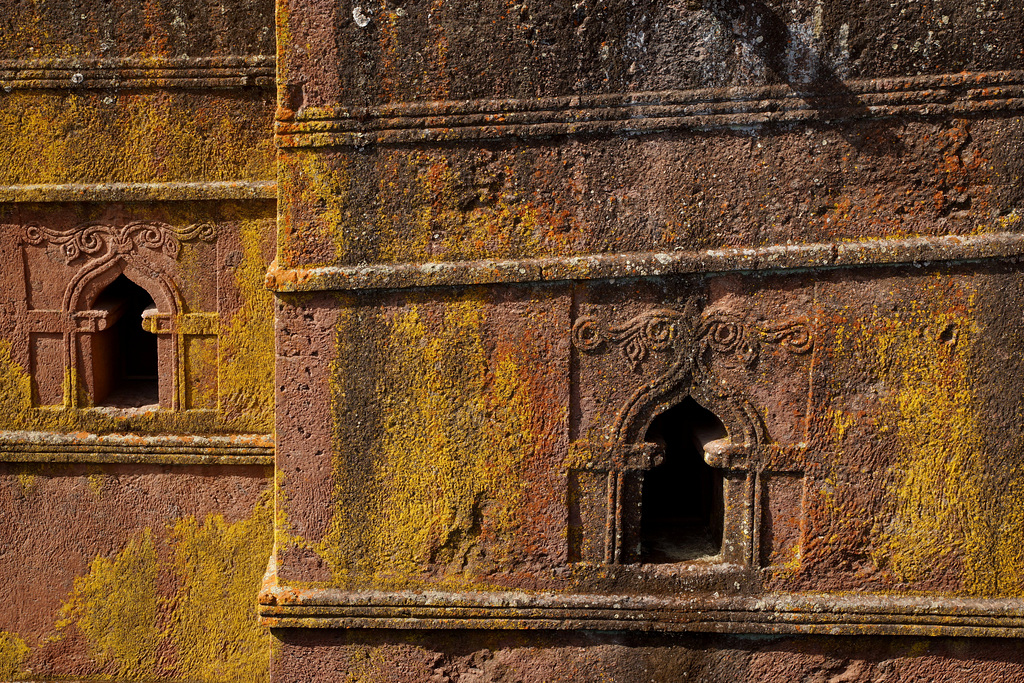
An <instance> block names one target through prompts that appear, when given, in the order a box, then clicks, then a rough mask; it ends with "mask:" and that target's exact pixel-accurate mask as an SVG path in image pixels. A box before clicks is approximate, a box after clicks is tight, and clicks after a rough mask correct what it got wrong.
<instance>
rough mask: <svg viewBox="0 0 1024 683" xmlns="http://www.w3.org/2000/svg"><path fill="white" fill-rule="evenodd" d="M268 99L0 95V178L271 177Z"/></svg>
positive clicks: (83, 180) (4, 182)
mask: <svg viewBox="0 0 1024 683" xmlns="http://www.w3.org/2000/svg"><path fill="white" fill-rule="evenodd" d="M272 116H273V107H271V106H269V102H267V101H263V100H261V99H250V98H237V97H234V98H232V97H211V98H206V99H205V101H204V105H203V106H202V107H196V106H194V100H193V99H192V98H191V96H190V95H188V94H184V93H164V94H161V95H150V94H145V93H121V94H119V95H118V96H117V100H116V101H115V102H113V103H110V104H107V103H104V102H103V96H102V95H98V94H90V93H87V94H82V93H69V94H66V95H64V96H61V97H53V96H50V95H47V96H45V97H40V96H39V95H37V94H34V93H18V92H15V93H10V94H8V95H5V96H4V97H3V98H2V99H0V135H2V136H3V139H4V155H3V158H2V160H0V185H16V184H38V183H87V182H108V183H109V182H153V181H196V180H238V179H268V180H269V179H272V178H273V177H274V153H273V141H272V137H271V136H270V135H268V134H267V131H268V130H270V127H271V120H272Z"/></svg>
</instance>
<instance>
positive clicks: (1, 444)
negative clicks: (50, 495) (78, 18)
mask: <svg viewBox="0 0 1024 683" xmlns="http://www.w3.org/2000/svg"><path fill="white" fill-rule="evenodd" d="M0 462H48V463H137V464H157V465H273V464H274V439H273V437H272V436H271V435H268V434H236V435H230V436H207V435H202V436H198V435H197V436H169V435H160V436H142V435H139V434H88V433H83V432H74V433H70V434H60V433H53V432H34V431H3V432H0Z"/></svg>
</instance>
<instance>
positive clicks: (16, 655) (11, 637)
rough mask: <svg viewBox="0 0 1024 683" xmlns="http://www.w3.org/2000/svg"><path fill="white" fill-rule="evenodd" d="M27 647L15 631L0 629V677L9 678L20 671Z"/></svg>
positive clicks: (26, 653)
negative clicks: (9, 631)
mask: <svg viewBox="0 0 1024 683" xmlns="http://www.w3.org/2000/svg"><path fill="white" fill-rule="evenodd" d="M28 653H29V647H28V645H26V644H25V641H24V640H22V639H21V638H20V637H19V636H18V634H17V633H8V632H7V631H0V679H2V680H5V681H6V680H11V679H13V678H14V677H15V676H17V675H18V674H19V673H21V672H22V668H21V667H22V664H23V663H24V661H25V658H26V657H28Z"/></svg>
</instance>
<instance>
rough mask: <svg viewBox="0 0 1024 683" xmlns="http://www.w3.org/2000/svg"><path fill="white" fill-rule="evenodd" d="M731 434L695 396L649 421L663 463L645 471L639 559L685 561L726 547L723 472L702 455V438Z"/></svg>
mask: <svg viewBox="0 0 1024 683" xmlns="http://www.w3.org/2000/svg"><path fill="white" fill-rule="evenodd" d="M726 436H727V432H726V430H725V426H724V425H723V424H722V422H721V421H720V420H719V419H718V418H717V417H715V414H714V413H712V412H711V411H710V410H707V409H706V408H704V407H703V406H701V405H700V404H699V403H697V402H696V401H695V400H693V398H691V397H687V398H686V399H685V400H684V401H682V402H681V403H680V404H678V405H676V406H674V407H672V408H670V409H669V410H667V411H665V412H664V413H662V414H661V415H659V416H658V417H657V418H655V419H654V421H653V422H652V423H651V426H650V428H649V429H648V430H647V436H646V440H647V441H650V442H654V443H658V444H660V445H662V446H663V447H664V449H665V459H664V461H663V462H662V464H660V465H658V466H657V467H654V468H653V469H650V470H648V471H647V472H646V473H645V475H644V484H643V493H642V503H641V508H640V510H641V524H640V536H641V538H640V546H641V561H643V562H648V563H666V562H684V561H688V560H697V559H701V558H708V557H713V556H715V555H718V554H719V553H720V552H721V550H722V518H723V504H722V474H721V471H720V470H716V469H715V468H713V467H711V466H710V465H708V464H707V463H706V462H705V461H704V444H706V443H708V442H709V441H714V440H716V439H721V438H724V437H726Z"/></svg>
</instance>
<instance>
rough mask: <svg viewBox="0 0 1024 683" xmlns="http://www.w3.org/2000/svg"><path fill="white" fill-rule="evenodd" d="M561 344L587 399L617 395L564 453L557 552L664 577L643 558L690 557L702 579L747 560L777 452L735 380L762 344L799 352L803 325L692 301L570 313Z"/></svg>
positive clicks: (803, 348)
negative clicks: (563, 548)
mask: <svg viewBox="0 0 1024 683" xmlns="http://www.w3.org/2000/svg"><path fill="white" fill-rule="evenodd" d="M572 341H573V345H574V346H575V348H576V349H577V351H578V352H579V355H578V356H577V358H578V359H579V361H580V362H581V363H582V364H583V365H581V366H579V367H581V368H582V369H581V370H580V373H581V375H580V376H581V377H589V378H592V379H590V380H589V381H590V382H591V384H590V387H588V391H589V390H591V388H592V389H593V391H594V394H592V395H591V396H590V397H589V399H588V400H589V405H591V406H596V405H599V404H600V398H599V397H600V396H602V395H605V394H609V392H612V393H614V392H615V391H618V393H617V394H615V395H616V396H617V399H616V403H613V405H616V404H617V405H618V406H619V407H618V409H617V410H615V412H614V413H604V415H606V416H602V417H601V419H600V421H597V422H594V423H593V424H591V425H589V426H588V430H587V431H584V435H585V436H584V438H581V439H578V440H577V441H575V442H574V443H573V444H572V449H571V450H570V453H569V457H568V458H567V461H566V463H567V469H568V507H569V510H568V522H569V523H568V541H569V543H568V557H569V560H570V561H571V562H582V563H587V564H603V565H633V566H634V567H635V570H637V571H640V572H647V573H648V574H649V575H650V576H661V575H663V572H662V570H661V569H660V568H657V567H656V566H653V565H673V564H679V565H684V564H685V565H690V569H696V568H697V567H696V566H694V565H695V564H696V565H699V566H700V567H701V568H702V569H704V570H707V571H706V572H703V571H702V572H699V574H701V575H706V576H707V577H709V580H717V579H716V578H715V577H717V576H721V575H725V573H727V572H732V571H746V570H747V569H750V568H754V567H755V566H756V565H757V563H758V559H757V558H758V557H759V553H760V552H761V550H760V546H759V543H760V535H759V531H758V530H757V528H756V527H757V525H758V524H760V512H759V511H760V510H761V507H762V503H763V500H762V499H764V497H765V496H764V495H762V494H763V492H764V491H765V490H766V488H765V487H766V482H769V483H770V482H771V481H772V478H773V477H776V476H777V475H778V474H780V473H781V470H779V469H778V467H779V466H778V465H777V464H774V462H773V461H774V460H775V458H774V457H773V455H772V454H773V453H776V452H780V451H779V446H778V445H776V444H774V443H772V442H771V440H770V438H769V437H768V434H767V431H766V429H765V426H764V423H763V421H762V418H761V416H760V414H759V412H758V410H757V409H756V408H755V407H754V405H753V404H752V403H751V401H750V399H749V398H748V397H747V395H746V393H745V392H744V387H743V384H744V382H745V381H746V378H748V377H749V376H750V373H751V371H752V369H753V368H755V367H756V366H757V364H758V362H759V358H760V357H761V352H762V349H763V348H765V347H771V348H773V349H774V348H777V349H778V351H777V352H781V353H786V354H793V355H803V354H806V353H808V352H809V351H810V350H811V340H810V335H809V331H808V328H807V325H806V323H804V322H803V321H802V320H799V319H791V320H783V321H780V322H777V323H768V322H764V321H760V320H751V321H748V320H744V319H742V318H740V317H739V316H738V315H736V314H734V313H732V312H727V311H720V310H705V309H704V307H703V304H702V302H701V301H700V300H698V299H695V298H694V299H691V300H689V301H687V302H686V303H685V304H684V305H683V306H680V307H675V306H664V307H659V308H654V309H651V310H649V311H646V312H643V313H641V314H639V315H636V316H635V317H632V318H628V319H625V320H622V321H613V320H609V319H605V318H603V317H601V316H597V315H592V314H586V315H582V316H580V317H579V318H577V320H576V321H575V323H574V325H573V330H572ZM777 352H776V353H777ZM623 361H624V364H623ZM623 365H624V367H623ZM648 366H652V367H651V368H650V369H648ZM609 377H613V378H619V377H621V378H622V379H623V380H624V381H622V382H619V383H618V384H616V383H615V382H614V381H613V382H609V381H608V379H607V378H609ZM630 385H632V387H633V388H632V389H629V390H625V391H623V390H618V389H608V387H611V386H616V387H618V386H626V387H629V386H630ZM602 392H603V393H602ZM609 395H610V394H609ZM598 414H601V413H598ZM631 571H632V570H631Z"/></svg>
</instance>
